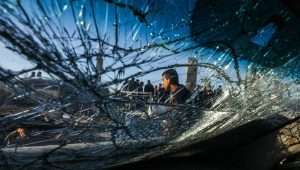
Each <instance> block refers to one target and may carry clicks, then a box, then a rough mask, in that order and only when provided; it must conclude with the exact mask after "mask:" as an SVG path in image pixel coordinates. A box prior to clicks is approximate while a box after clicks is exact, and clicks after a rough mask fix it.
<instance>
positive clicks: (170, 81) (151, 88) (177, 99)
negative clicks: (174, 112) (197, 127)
mask: <svg viewBox="0 0 300 170" xmlns="http://www.w3.org/2000/svg"><path fill="white" fill-rule="evenodd" d="M122 91H123V92H124V93H126V94H130V95H131V96H137V97H139V98H141V96H142V99H145V100H149V99H151V100H152V102H158V103H168V104H184V103H185V102H186V101H187V99H189V98H190V97H191V96H192V95H191V94H192V93H193V94H194V93H196V95H194V98H193V100H192V102H193V103H194V104H197V105H200V106H202V107H206V108H209V107H211V106H212V104H213V102H214V101H215V99H216V98H217V97H218V96H220V95H221V94H222V93H223V89H222V86H221V85H219V86H218V87H217V88H215V89H213V88H212V87H211V85H210V84H209V85H205V86H201V85H198V86H197V87H196V88H195V89H194V90H193V91H192V92H190V91H189V90H188V89H187V88H186V87H185V86H183V85H181V84H179V80H178V74H177V72H176V70H174V69H169V70H166V71H165V72H164V73H163V74H162V83H159V84H158V85H153V84H152V83H151V81H150V80H148V81H147V83H146V84H145V83H144V82H143V81H140V80H139V79H135V78H131V79H130V80H129V81H127V82H125V83H124V84H123V86H122Z"/></svg>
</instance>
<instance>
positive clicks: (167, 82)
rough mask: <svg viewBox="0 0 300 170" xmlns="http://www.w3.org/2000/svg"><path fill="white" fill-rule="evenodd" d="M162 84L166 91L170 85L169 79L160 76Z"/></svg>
mask: <svg viewBox="0 0 300 170" xmlns="http://www.w3.org/2000/svg"><path fill="white" fill-rule="evenodd" d="M162 85H163V88H164V89H165V90H166V91H168V89H169V86H170V79H167V78H166V77H165V76H162Z"/></svg>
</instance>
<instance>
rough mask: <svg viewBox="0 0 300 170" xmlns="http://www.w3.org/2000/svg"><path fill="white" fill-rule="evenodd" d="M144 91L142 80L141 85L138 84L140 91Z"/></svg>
mask: <svg viewBox="0 0 300 170" xmlns="http://www.w3.org/2000/svg"><path fill="white" fill-rule="evenodd" d="M143 91H144V82H143V81H140V83H139V86H138V92H143Z"/></svg>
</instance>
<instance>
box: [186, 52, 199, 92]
mask: <svg viewBox="0 0 300 170" xmlns="http://www.w3.org/2000/svg"><path fill="white" fill-rule="evenodd" d="M188 64H191V65H193V66H188V67H187V76H186V87H187V89H189V90H193V89H194V88H195V87H196V85H197V84H196V83H197V71H198V66H197V64H198V60H197V59H196V58H194V57H190V58H189V59H188Z"/></svg>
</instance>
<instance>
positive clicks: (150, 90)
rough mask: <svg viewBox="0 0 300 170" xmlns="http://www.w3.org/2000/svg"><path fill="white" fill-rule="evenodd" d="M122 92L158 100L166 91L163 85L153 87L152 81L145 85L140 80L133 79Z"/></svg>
mask: <svg viewBox="0 0 300 170" xmlns="http://www.w3.org/2000/svg"><path fill="white" fill-rule="evenodd" d="M122 91H123V92H126V93H129V94H130V93H131V94H137V95H145V96H149V97H153V98H158V97H159V96H162V95H163V94H164V89H163V86H162V84H161V83H159V84H158V85H153V84H152V83H151V81H150V80H148V81H147V83H146V84H145V83H144V82H143V81H140V80H139V79H135V78H131V79H130V80H129V81H126V82H125V83H124V85H123V86H122Z"/></svg>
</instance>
